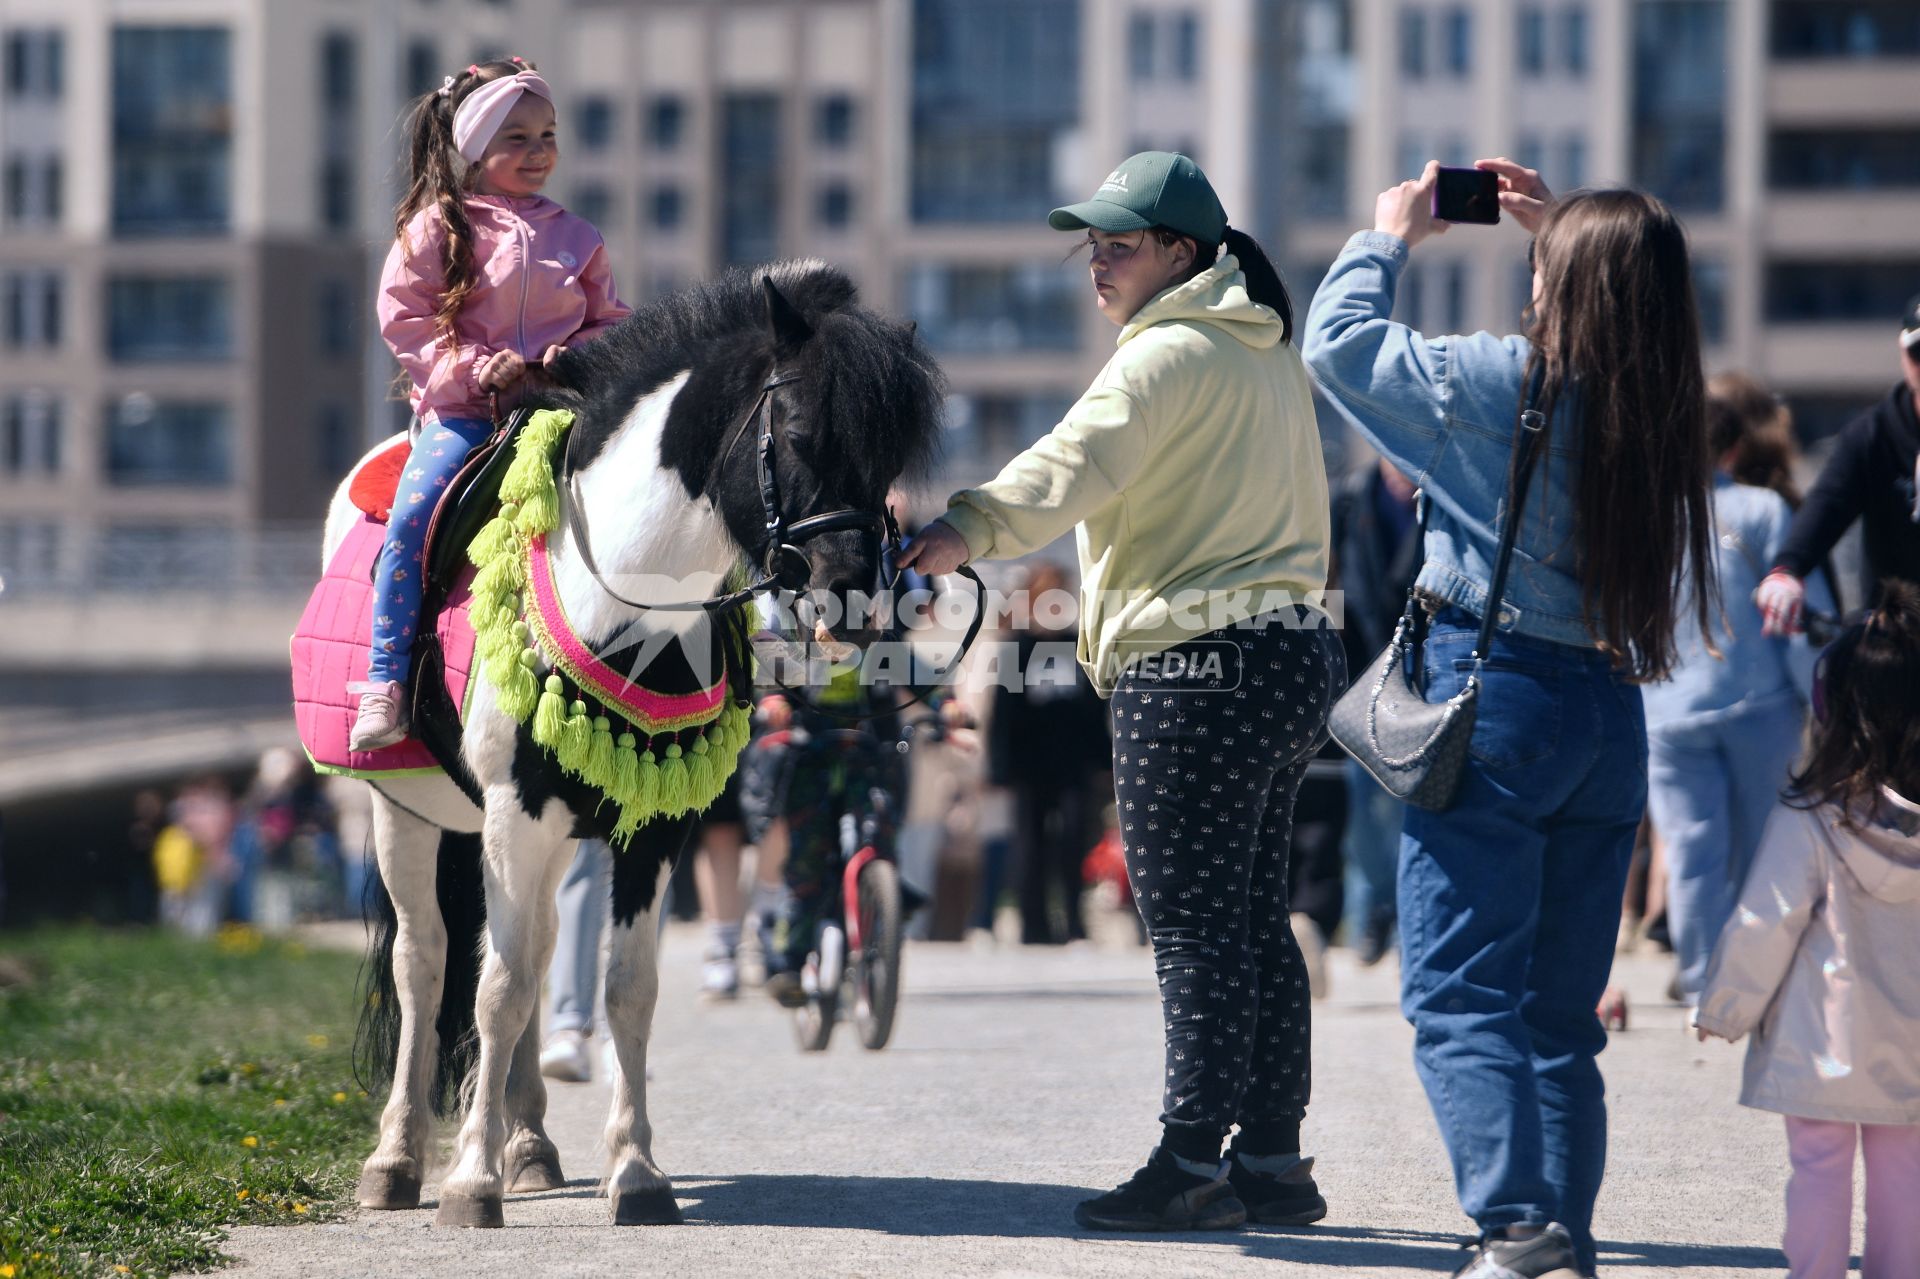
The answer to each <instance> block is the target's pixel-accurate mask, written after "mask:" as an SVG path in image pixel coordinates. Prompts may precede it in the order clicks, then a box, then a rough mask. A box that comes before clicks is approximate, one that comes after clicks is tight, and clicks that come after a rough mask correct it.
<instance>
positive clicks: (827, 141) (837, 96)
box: [813, 93, 854, 150]
mask: <svg viewBox="0 0 1920 1279" xmlns="http://www.w3.org/2000/svg"><path fill="white" fill-rule="evenodd" d="M853 128H854V105H853V99H852V98H851V97H849V96H848V95H847V94H844V93H830V94H828V95H827V96H826V97H824V98H822V99H820V101H819V103H818V105H817V106H816V107H815V114H814V122H813V136H814V140H815V141H817V142H818V143H819V144H820V145H821V146H823V147H827V148H829V149H832V150H839V149H840V148H842V147H845V146H848V145H851V144H852V142H853Z"/></svg>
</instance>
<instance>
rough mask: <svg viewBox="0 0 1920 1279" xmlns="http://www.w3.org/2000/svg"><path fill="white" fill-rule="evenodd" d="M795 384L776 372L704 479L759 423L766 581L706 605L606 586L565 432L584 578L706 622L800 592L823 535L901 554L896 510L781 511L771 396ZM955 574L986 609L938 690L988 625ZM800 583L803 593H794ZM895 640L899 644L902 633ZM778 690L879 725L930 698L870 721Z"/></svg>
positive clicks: (572, 526)
mask: <svg viewBox="0 0 1920 1279" xmlns="http://www.w3.org/2000/svg"><path fill="white" fill-rule="evenodd" d="M798 380H799V379H798V377H796V376H795V375H793V374H782V373H779V372H777V371H776V372H775V373H773V374H772V375H771V376H769V377H768V378H767V380H766V382H765V383H764V384H762V385H761V387H760V394H759V395H758V396H756V397H755V398H754V401H753V404H752V406H751V407H749V408H748V409H747V412H746V415H745V416H744V417H742V418H741V419H740V424H739V425H738V426H736V427H734V428H733V430H732V432H731V433H730V434H729V436H728V442H727V446H726V447H725V448H724V449H722V450H721V451H720V453H719V455H718V456H717V457H715V459H714V463H713V467H712V469H711V470H710V471H709V472H708V474H707V489H708V491H709V492H711V490H712V488H713V483H714V481H715V479H716V478H717V477H718V476H719V474H720V471H721V468H722V467H723V466H724V465H725V464H726V461H727V459H728V458H730V457H732V456H733V452H734V449H735V448H736V447H737V446H738V445H739V443H740V440H741V438H742V437H743V436H745V434H746V431H747V427H748V426H749V425H751V424H753V423H754V421H755V419H756V418H757V419H758V435H759V439H758V441H757V443H756V446H755V449H754V467H755V472H756V475H757V478H758V480H759V488H760V511H761V515H762V516H763V518H764V520H765V529H766V537H767V544H766V550H765V552H764V555H763V559H762V563H761V569H762V576H761V577H760V578H759V579H758V580H757V581H753V582H749V583H748V584H747V585H745V586H743V587H741V588H740V589H738V590H735V591H730V592H728V593H727V594H725V595H720V596H715V597H712V598H709V599H703V600H674V601H670V602H667V603H647V602H643V601H641V600H635V599H629V598H627V597H626V596H625V595H622V594H621V593H620V592H619V591H616V590H615V589H614V588H613V587H612V585H610V584H609V583H608V582H607V579H606V578H605V577H604V576H603V575H602V574H601V572H600V568H599V565H597V564H596V563H595V562H594V558H593V548H592V545H591V543H590V542H589V540H588V530H587V517H586V505H585V503H583V502H582V501H581V500H580V490H579V471H578V470H577V469H576V468H575V466H574V464H573V442H574V438H575V436H576V435H577V434H578V432H575V431H569V432H567V442H566V445H565V447H564V449H563V450H562V456H561V469H562V470H563V471H565V473H566V485H567V503H566V506H567V530H568V533H569V534H570V536H571V538H572V541H573V545H574V548H575V549H576V550H577V551H579V553H580V561H581V563H582V564H584V565H585V566H586V569H587V575H588V576H589V577H591V578H592V579H593V582H594V585H596V586H598V587H599V588H600V589H601V590H602V591H604V592H605V593H606V594H607V595H608V596H609V597H610V598H612V599H614V600H617V601H619V602H620V603H622V604H624V605H626V606H627V607H628V608H634V609H639V610H640V611H642V612H663V613H706V614H708V615H709V616H717V615H720V614H724V613H728V612H731V611H733V610H735V609H738V608H741V607H743V606H745V605H746V604H747V603H748V602H750V601H751V600H752V599H753V597H754V596H756V595H759V594H761V593H762V592H764V591H780V590H791V591H799V590H800V589H802V588H803V587H804V586H805V584H806V583H807V582H808V581H810V580H811V579H812V576H813V561H812V560H810V559H809V558H808V557H807V553H806V552H805V551H804V550H802V549H801V548H800V545H799V544H800V543H802V542H805V541H807V540H809V539H811V538H814V537H818V536H820V535H821V534H823V533H837V532H841V531H854V532H863V533H870V534H873V535H874V536H875V537H876V538H877V539H878V541H879V543H880V547H881V550H882V551H883V552H884V553H886V554H889V555H897V554H898V552H899V551H900V545H901V544H900V526H899V524H898V523H896V522H895V520H894V518H893V512H892V511H891V510H885V511H883V512H882V513H880V514H875V513H874V512H872V511H860V510H855V509H853V508H850V507H849V508H847V509H844V510H839V511H828V512H826V513H824V514H821V515H810V516H808V517H807V518H806V519H803V520H798V521H796V522H795V523H793V524H792V525H791V526H789V525H788V524H787V521H786V516H785V514H784V513H782V511H781V509H780V477H779V471H778V469H777V466H776V462H777V459H776V456H775V453H774V441H773V392H774V391H776V390H778V389H779V388H780V387H783V386H786V385H788V384H790V383H792V382H796V381H798ZM957 571H958V572H959V574H960V575H961V576H962V577H965V578H966V579H967V580H969V581H971V582H972V583H973V585H974V589H975V591H976V592H978V594H979V597H980V600H981V607H979V608H977V609H975V610H974V615H973V621H972V623H971V624H970V625H969V626H968V627H967V632H966V635H965V636H964V637H962V639H961V641H960V649H959V651H958V652H956V653H955V654H954V655H953V661H952V662H951V663H949V664H948V665H947V666H946V667H944V668H943V669H942V670H940V671H939V672H938V674H937V676H936V678H935V682H936V683H940V682H944V681H945V680H946V679H947V678H948V677H949V676H951V675H952V674H953V672H955V671H957V670H958V669H959V667H960V663H961V661H962V660H964V659H965V657H966V655H967V650H968V649H970V648H972V647H973V642H974V640H975V639H976V638H978V636H979V634H980V624H981V622H982V621H984V620H985V617H986V608H985V601H986V587H985V585H984V584H983V583H982V582H981V581H980V577H979V575H978V574H977V573H975V572H974V571H973V570H972V569H971V568H969V567H968V566H966V565H964V564H963V565H961V566H960V568H959V569H958V570H957ZM796 582H797V583H799V585H795V583H796ZM890 638H897V631H896V632H894V633H893V634H892V635H891V636H890ZM774 683H775V685H776V686H777V687H778V688H779V689H780V690H781V692H783V693H785V694H786V695H787V696H789V697H792V698H794V699H796V700H798V701H799V702H800V703H801V704H802V705H803V706H806V707H807V708H808V709H809V710H813V711H817V712H818V713H820V714H823V715H829V716H832V717H834V718H837V719H848V720H867V719H877V718H879V717H880V716H881V715H888V714H892V713H893V712H894V711H895V710H903V709H905V708H906V707H909V706H913V705H915V704H917V703H920V702H924V701H925V700H926V697H927V694H926V693H925V692H918V691H916V692H915V693H914V695H913V696H912V697H911V698H909V699H908V700H907V701H905V702H903V703H901V704H900V705H899V706H898V707H894V708H891V709H889V710H886V711H879V712H873V713H869V714H848V713H847V712H844V711H835V710H833V709H831V708H829V707H825V706H821V705H819V704H817V703H815V702H814V701H813V699H811V698H809V697H807V696H806V695H805V694H804V693H802V692H801V691H800V690H799V689H798V688H795V687H793V686H791V685H788V684H785V683H782V682H781V681H780V679H779V678H778V676H776V677H775V678H774Z"/></svg>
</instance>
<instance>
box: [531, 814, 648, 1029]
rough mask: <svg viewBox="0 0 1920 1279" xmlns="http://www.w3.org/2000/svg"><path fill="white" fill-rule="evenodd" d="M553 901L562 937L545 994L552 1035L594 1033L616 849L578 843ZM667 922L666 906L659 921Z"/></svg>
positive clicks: (602, 844)
mask: <svg viewBox="0 0 1920 1279" xmlns="http://www.w3.org/2000/svg"><path fill="white" fill-rule="evenodd" d="M555 897H556V900H557V903H558V905H559V908H560V932H559V934H558V936H556V937H555V939H554V943H553V964H552V966H551V967H550V968H549V969H548V970H547V992H548V996H549V997H550V998H551V999H552V1001H553V1015H552V1017H551V1018H550V1019H549V1021H548V1023H547V1026H548V1031H549V1033H554V1032H558V1031H562V1030H574V1031H578V1032H579V1033H581V1034H583V1035H588V1034H592V1033H593V1022H594V1015H593V1009H594V1003H595V997H596V995H597V994H598V992H599V989H600V951H601V943H602V942H603V941H604V940H605V938H606V932H607V919H608V917H609V916H610V915H611V914H612V909H613V850H612V849H611V848H608V847H607V844H606V841H605V840H599V839H583V840H581V841H580V846H579V848H577V849H575V850H574V854H573V863H572V864H571V865H569V866H568V867H567V873H566V876H565V878H563V879H562V880H561V881H560V891H559V892H558V893H557V894H555ZM665 917H666V910H665V903H662V904H661V918H663V919H664V918H665Z"/></svg>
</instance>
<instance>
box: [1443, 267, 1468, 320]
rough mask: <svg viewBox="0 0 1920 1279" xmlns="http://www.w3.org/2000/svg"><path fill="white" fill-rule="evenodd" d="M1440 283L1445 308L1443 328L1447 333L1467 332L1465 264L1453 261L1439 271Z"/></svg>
mask: <svg viewBox="0 0 1920 1279" xmlns="http://www.w3.org/2000/svg"><path fill="white" fill-rule="evenodd" d="M1440 283H1441V289H1442V294H1443V296H1444V299H1445V301H1444V306H1445V308H1446V311H1445V315H1444V317H1443V319H1444V327H1445V328H1446V330H1447V332H1449V333H1464V332H1466V331H1467V264H1466V263H1465V262H1460V261H1453V262H1449V263H1447V264H1446V265H1445V266H1444V267H1442V268H1441V269H1440Z"/></svg>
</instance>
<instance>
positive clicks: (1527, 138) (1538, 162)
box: [1513, 131, 1560, 182]
mask: <svg viewBox="0 0 1920 1279" xmlns="http://www.w3.org/2000/svg"><path fill="white" fill-rule="evenodd" d="M1513 158H1514V159H1516V160H1518V161H1519V162H1520V164H1521V167H1523V168H1528V169H1532V170H1533V171H1534V172H1536V173H1539V172H1544V171H1545V169H1546V167H1547V144H1546V143H1545V142H1542V141H1541V140H1540V135H1539V134H1537V133H1534V132H1531V131H1528V132H1526V133H1522V134H1521V135H1520V136H1519V137H1518V138H1516V139H1515V140H1514V144H1513ZM1554 181H1556V182H1558V181H1560V179H1559V178H1558V177H1556V178H1554Z"/></svg>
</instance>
